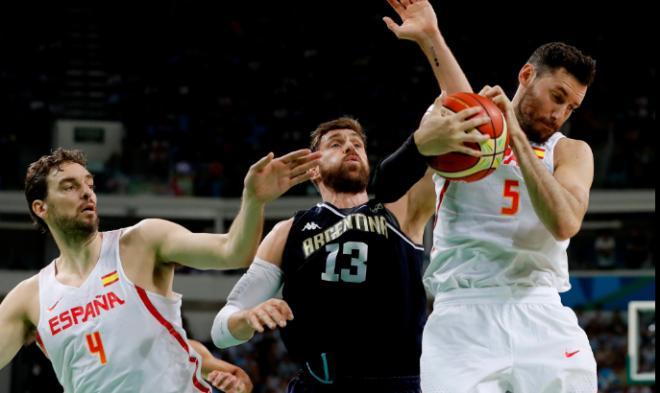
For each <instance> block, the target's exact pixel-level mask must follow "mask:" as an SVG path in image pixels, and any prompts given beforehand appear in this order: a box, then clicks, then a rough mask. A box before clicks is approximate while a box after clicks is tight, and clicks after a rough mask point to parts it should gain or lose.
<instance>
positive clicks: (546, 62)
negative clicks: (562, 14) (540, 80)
mask: <svg viewBox="0 0 660 393" xmlns="http://www.w3.org/2000/svg"><path fill="white" fill-rule="evenodd" d="M527 62H528V63H530V64H532V65H533V66H534V67H536V68H537V69H538V72H539V74H543V73H545V72H553V71H555V70H558V69H560V68H564V69H566V71H567V72H568V73H569V74H571V75H573V76H574V77H575V79H577V80H578V82H580V83H581V84H583V85H585V86H587V87H588V86H590V85H591V83H592V82H593V81H594V76H595V75H596V60H594V59H593V58H591V57H590V56H587V55H585V54H584V53H582V52H581V51H580V50H579V49H578V48H576V47H574V46H571V45H568V44H565V43H563V42H549V43H547V44H543V45H541V46H539V47H538V48H537V49H536V50H535V51H534V53H532V55H531V56H530V58H529V60H527Z"/></svg>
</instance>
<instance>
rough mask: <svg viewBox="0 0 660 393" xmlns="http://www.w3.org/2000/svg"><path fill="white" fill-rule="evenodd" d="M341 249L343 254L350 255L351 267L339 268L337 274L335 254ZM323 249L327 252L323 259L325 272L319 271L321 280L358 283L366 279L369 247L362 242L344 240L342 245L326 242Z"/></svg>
mask: <svg viewBox="0 0 660 393" xmlns="http://www.w3.org/2000/svg"><path fill="white" fill-rule="evenodd" d="M340 248H341V249H342V250H341V251H342V254H343V255H349V256H350V257H351V267H350V268H345V269H341V271H340V272H339V274H337V273H335V267H336V265H337V254H339V249H340ZM325 250H326V251H327V252H329V254H328V258H327V259H326V260H325V272H323V273H321V280H323V281H330V282H338V281H344V282H353V283H360V282H364V281H365V280H366V279H367V256H368V251H369V247H368V246H367V245H366V243H363V242H346V243H344V244H343V247H340V245H339V244H337V243H332V244H328V245H326V246H325Z"/></svg>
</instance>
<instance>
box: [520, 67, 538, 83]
mask: <svg viewBox="0 0 660 393" xmlns="http://www.w3.org/2000/svg"><path fill="white" fill-rule="evenodd" d="M534 77H536V67H534V66H533V65H532V64H530V63H527V64H525V65H524V66H523V67H522V68H521V69H520V72H519V73H518V83H520V85H521V86H523V87H527V86H529V85H530V84H531V83H532V81H533V80H534Z"/></svg>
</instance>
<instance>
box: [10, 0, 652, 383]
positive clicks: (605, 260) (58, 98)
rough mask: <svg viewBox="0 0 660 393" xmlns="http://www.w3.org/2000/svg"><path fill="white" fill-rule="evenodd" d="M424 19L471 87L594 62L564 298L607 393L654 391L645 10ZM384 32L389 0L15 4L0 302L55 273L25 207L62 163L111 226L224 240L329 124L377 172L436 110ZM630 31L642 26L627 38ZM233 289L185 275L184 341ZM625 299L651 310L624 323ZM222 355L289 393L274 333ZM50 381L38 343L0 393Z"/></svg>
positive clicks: (546, 8)
mask: <svg viewBox="0 0 660 393" xmlns="http://www.w3.org/2000/svg"><path fill="white" fill-rule="evenodd" d="M433 4H434V7H435V9H436V11H437V13H438V19H439V23H440V27H441V30H442V31H443V33H444V35H445V38H446V40H447V42H448V44H449V45H450V47H451V48H452V50H453V52H454V54H455V55H456V57H457V58H458V60H459V62H460V63H461V64H462V66H463V68H464V70H465V72H466V74H467V76H468V78H469V79H470V80H471V82H472V85H473V87H474V88H475V89H477V90H478V89H480V88H481V86H482V85H484V84H500V85H502V86H503V87H504V89H505V91H507V92H508V93H510V94H511V95H512V94H513V91H514V88H515V85H516V76H517V72H518V69H519V67H520V66H521V65H522V64H523V63H524V62H525V60H526V59H527V56H529V54H530V53H531V51H532V50H533V49H534V48H536V47H537V46H538V45H539V44H541V43H544V42H547V41H561V40H563V41H566V42H568V43H570V44H573V45H576V46H578V47H579V48H581V49H582V50H583V51H584V52H586V53H587V54H590V55H592V56H593V57H595V58H596V59H597V61H598V70H597V75H596V81H595V83H594V85H593V86H592V87H591V89H590V91H589V93H588V94H587V98H586V100H585V102H584V104H583V106H582V107H581V108H580V109H579V110H578V111H577V112H576V113H575V114H574V115H573V116H572V118H571V119H570V120H569V121H568V123H567V125H566V126H565V129H564V130H563V131H564V132H566V133H568V134H569V135H570V136H572V137H575V138H578V139H583V140H585V141H587V142H588V143H589V144H590V145H591V147H592V149H593V151H594V155H595V160H596V177H595V183H594V189H593V191H592V197H591V206H590V208H589V212H588V214H587V217H586V219H585V222H584V225H583V229H582V231H581V232H580V233H579V234H578V235H577V236H576V237H575V238H574V239H573V240H572V243H571V246H570V248H569V263H570V267H571V274H572V284H573V289H572V290H571V291H570V292H568V293H566V294H564V296H563V300H564V303H565V304H566V305H567V306H571V307H573V308H574V309H575V310H576V312H577V314H578V317H579V319H580V322H581V325H582V326H583V327H584V328H585V330H586V331H587V333H588V335H589V337H590V339H591V342H592V346H593V348H594V352H595V354H596V358H597V361H598V366H599V385H600V392H602V393H620V392H621V393H623V392H626V393H648V392H655V386H654V380H655V312H654V310H655V260H656V255H657V254H656V248H655V240H656V238H655V225H654V221H655V175H654V174H653V173H654V172H653V171H654V170H655V168H657V167H655V165H656V162H655V142H654V138H653V132H657V124H656V105H657V101H656V92H655V86H656V63H655V62H653V61H651V59H650V52H652V51H653V50H654V47H653V45H652V44H651V43H650V42H649V41H650V38H649V37H650V34H649V31H650V26H651V25H652V24H650V23H649V22H648V21H649V20H650V15H644V11H643V9H641V8H640V7H636V6H634V4H628V5H627V6H626V7H612V8H611V9H602V8H600V6H599V9H598V10H597V12H596V10H595V9H593V8H591V7H589V6H588V5H586V4H583V5H581V4H577V2H569V1H567V0H560V1H558V2H557V1H555V2H547V3H544V4H543V8H542V9H529V8H527V7H526V4H523V3H522V2H520V3H518V2H513V3H506V4H503V3H499V2H497V3H495V2H494V3H487V4H480V3H477V4H459V2H454V3H452V2H444V1H433ZM647 14H648V13H647ZM385 15H390V16H392V15H393V13H392V12H390V9H389V6H388V5H387V3H386V1H385V0H382V1H352V2H343V3H338V2H322V3H321V2H296V1H294V2H286V3H281V2H268V3H265V4H261V3H260V2H232V3H231V4H229V2H216V3H213V4H212V3H210V2H209V3H205V2H202V1H197V0H170V1H168V2H157V1H153V0H147V1H141V2H128V1H125V0H120V1H115V2H94V3H92V2H83V1H70V2H66V4H62V3H59V2H51V3H48V4H43V3H41V2H39V3H37V2H32V1H25V2H12V3H10V4H6V5H5V7H3V11H2V15H1V16H0V21H1V23H0V50H1V52H0V113H1V115H2V117H1V120H0V298H2V297H3V296H4V295H5V294H6V292H7V291H8V290H9V289H11V288H12V287H13V286H14V285H16V284H17V283H18V282H19V281H20V280H22V279H24V278H26V277H28V276H30V275H32V274H34V273H36V271H37V270H38V269H40V268H41V267H43V266H45V264H47V263H48V262H50V260H51V259H52V258H53V257H55V252H56V249H55V246H54V244H53V243H52V241H51V240H50V239H49V238H47V237H45V236H44V235H42V234H40V233H38V232H37V231H36V230H35V229H34V228H33V227H32V225H31V223H30V220H29V217H28V213H27V206H26V203H25V199H24V196H23V193H22V191H21V190H22V180H23V177H24V175H25V170H26V168H27V165H28V164H29V163H30V162H32V161H34V160H36V159H37V158H38V157H40V156H41V155H43V154H45V153H47V152H49V151H50V150H51V149H52V148H54V147H57V146H64V147H79V148H82V149H83V150H85V151H86V152H87V153H88V155H89V157H90V161H91V162H90V164H91V165H90V169H91V170H92V171H93V172H94V173H95V176H96V185H97V192H98V193H99V212H100V216H101V229H111V228H117V227H120V226H128V225H132V224H133V223H135V222H137V221H138V220H140V219H141V218H143V217H151V216H156V217H163V218H169V219H171V220H174V221H176V222H179V223H181V224H183V225H185V226H186V227H188V228H189V229H191V230H194V231H224V230H225V229H226V228H228V225H230V224H231V221H230V220H231V218H232V217H233V216H234V214H235V212H236V210H237V207H238V200H237V199H236V198H237V197H238V196H239V195H240V190H241V187H242V182H243V176H244V174H245V172H246V170H247V168H248V166H249V165H250V164H251V163H252V162H253V161H255V160H256V159H257V158H258V157H260V156H262V155H264V154H266V153H267V152H269V151H274V152H275V153H276V154H282V153H284V152H287V151H290V150H293V149H297V148H300V147H306V146H307V144H308V134H309V132H310V131H311V130H313V129H314V128H315V126H316V125H317V124H318V123H320V122H323V121H326V120H329V119H331V118H333V117H336V116H339V115H344V114H349V115H352V116H355V117H357V118H358V119H359V120H360V121H361V122H362V123H363V125H365V127H366V129H367V132H368V135H369V143H368V151H369V154H370V159H371V163H372V165H374V164H375V163H376V162H377V160H378V159H379V158H382V157H384V156H385V155H386V154H388V153H389V152H391V151H393V149H394V148H396V147H397V146H398V145H399V144H400V143H401V142H402V141H403V140H404V139H405V137H406V136H407V135H408V134H409V133H410V132H412V131H414V129H415V128H416V125H417V123H418V121H419V119H420V118H421V115H422V114H423V113H424V111H425V109H426V108H427V106H428V105H429V104H430V103H431V102H432V101H433V99H434V98H435V96H436V95H437V94H438V88H437V86H436V84H435V82H434V79H433V75H432V73H431V72H430V69H429V67H428V65H427V64H426V60H425V59H424V57H423V55H422V54H421V51H419V49H418V48H417V47H416V46H415V45H414V44H412V43H410V42H399V41H397V40H396V38H395V37H394V36H393V35H392V34H391V33H390V32H389V31H388V30H387V29H386V27H385V25H384V23H383V22H382V21H381V18H382V16H385ZM514 15H515V16H514ZM628 19H629V20H633V21H634V22H635V26H634V28H622V27H621V26H622V25H621V23H623V22H622V21H624V20H628ZM647 19H648V20H647ZM626 25H627V24H626ZM654 130H656V131H654ZM317 200H318V196H317V194H316V192H315V191H314V189H313V188H312V187H311V186H306V185H301V186H298V187H296V188H295V189H293V190H291V191H290V192H289V193H288V194H287V195H286V196H285V197H283V198H281V199H280V200H279V201H277V202H275V203H273V204H272V205H270V206H269V207H268V209H267V216H268V220H267V226H266V230H269V229H270V228H271V227H272V225H274V223H275V222H277V221H278V220H280V219H283V218H286V217H288V216H290V215H291V214H292V213H293V212H295V211H296V210H297V209H301V208H304V207H306V206H308V205H310V204H311V203H315V202H316V201H317ZM240 274H241V272H240V271H237V272H222V273H201V272H198V271H192V270H186V271H181V272H180V273H179V275H178V277H177V278H176V279H175V289H176V290H177V291H179V292H181V293H183V295H184V307H183V310H184V315H185V316H186V319H187V322H188V331H189V333H190V335H191V336H192V337H193V338H197V339H199V340H201V341H206V342H207V343H208V340H209V330H210V326H211V322H212V319H213V317H214V315H215V313H216V311H217V310H219V308H220V307H221V306H222V305H223V304H224V299H225V297H226V295H227V294H228V291H229V290H230V289H231V287H232V286H233V284H234V282H235V281H236V280H237V279H238V278H239V277H240ZM631 301H647V302H649V303H644V304H643V305H642V306H641V308H639V309H638V308H633V311H631V312H629V311H628V307H629V303H630V302H631ZM635 307H636V306H635ZM649 307H650V308H651V309H652V311H651V309H649ZM639 310H641V311H639ZM208 344H210V343H208ZM384 344H385V345H384V348H387V345H386V343H384ZM629 346H630V348H629ZM211 347H212V344H211ZM385 350H386V349H385ZM216 355H217V356H219V357H221V358H223V359H226V360H228V361H230V362H234V363H235V364H237V365H239V366H241V367H243V368H244V369H245V370H246V371H247V372H248V374H250V376H251V377H252V379H253V381H254V382H255V392H256V393H272V392H283V391H285V386H286V381H287V380H288V378H289V377H290V376H291V374H292V373H294V372H295V370H296V365H295V364H293V363H292V362H291V361H290V360H289V359H288V357H287V355H286V351H285V350H284V348H283V346H282V344H281V342H280V341H279V338H278V336H277V334H265V335H261V336H260V337H258V338H257V339H255V340H253V341H252V342H250V343H247V344H244V345H242V346H239V347H236V348H232V349H230V350H226V351H216ZM53 378H54V377H53V372H52V368H51V366H50V364H49V363H48V361H47V360H46V359H45V358H44V357H43V355H41V353H40V352H39V351H38V349H37V348H36V346H31V347H26V348H24V349H23V350H22V351H21V353H20V355H19V356H18V357H17V358H16V359H15V360H14V362H13V363H12V366H11V367H7V368H5V369H3V370H2V371H0V392H7V393H10V392H11V393H26V392H44V391H57V390H53V386H55V385H53V384H54V383H56V382H54V379H53ZM631 379H632V381H631ZM644 381H646V382H644ZM640 382H641V384H640Z"/></svg>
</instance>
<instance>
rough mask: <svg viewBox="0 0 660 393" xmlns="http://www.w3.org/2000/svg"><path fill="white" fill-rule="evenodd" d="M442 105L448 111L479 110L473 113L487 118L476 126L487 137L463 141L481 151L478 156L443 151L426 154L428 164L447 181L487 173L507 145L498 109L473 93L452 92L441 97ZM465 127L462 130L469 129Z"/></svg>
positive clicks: (507, 141)
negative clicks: (479, 108) (482, 139)
mask: <svg viewBox="0 0 660 393" xmlns="http://www.w3.org/2000/svg"><path fill="white" fill-rule="evenodd" d="M442 106H443V108H445V109H447V110H448V111H451V112H452V113H455V112H459V111H461V110H463V109H466V108H470V107H481V108H482V109H483V110H482V111H480V112H479V113H477V114H476V115H473V116H472V117H476V116H483V115H484V114H486V115H487V116H488V117H490V122H487V123H486V124H482V125H481V126H479V127H477V130H479V132H481V133H482V134H485V135H488V136H490V139H488V140H487V141H485V142H483V143H481V144H478V143H466V146H469V147H471V148H474V149H477V150H481V152H482V153H483V155H482V156H481V157H472V156H469V155H467V154H464V153H447V154H442V155H439V156H435V157H429V165H430V166H431V167H432V168H433V169H434V170H435V171H436V172H437V173H438V174H439V175H440V176H442V177H444V178H445V179H449V180H460V181H465V182H472V181H476V180H479V179H483V178H484V177H486V176H488V175H489V174H491V173H492V172H493V171H494V170H495V169H496V168H497V167H498V166H499V165H500V164H501V163H502V159H503V157H504V151H505V150H506V147H507V146H508V144H509V133H508V132H507V125H506V120H505V119H504V115H503V114H502V111H500V109H499V108H498V107H497V105H495V103H494V102H493V101H491V100H490V99H488V98H486V97H483V96H480V95H478V94H475V93H454V94H450V95H448V96H446V97H444V98H443V99H442ZM470 131H472V130H468V131H466V132H470Z"/></svg>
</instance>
